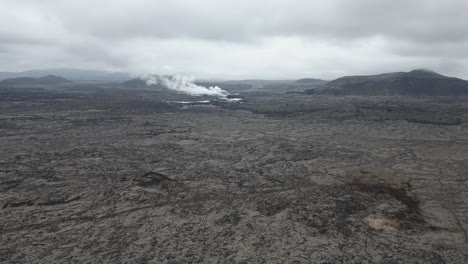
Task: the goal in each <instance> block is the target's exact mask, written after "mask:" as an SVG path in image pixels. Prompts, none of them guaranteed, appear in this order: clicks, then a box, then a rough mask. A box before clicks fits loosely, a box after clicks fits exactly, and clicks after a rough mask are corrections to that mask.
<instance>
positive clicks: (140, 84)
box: [120, 78, 169, 91]
mask: <svg viewBox="0 0 468 264" xmlns="http://www.w3.org/2000/svg"><path fill="white" fill-rule="evenodd" d="M120 87H124V88H134V89H145V88H150V89H151V90H159V91H168V90H169V89H167V88H166V87H165V86H163V85H161V84H153V85H148V84H147V83H146V81H145V80H143V79H141V78H134V79H130V80H128V81H125V82H122V83H121V84H120Z"/></svg>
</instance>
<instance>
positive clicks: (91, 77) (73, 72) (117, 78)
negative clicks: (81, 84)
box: [0, 68, 131, 82]
mask: <svg viewBox="0 0 468 264" xmlns="http://www.w3.org/2000/svg"><path fill="white" fill-rule="evenodd" d="M45 75H58V76H62V77H64V78H66V79H68V80H72V81H100V82H122V81H125V80H128V79H130V78H131V75H130V74H129V73H126V72H107V71H93V70H80V69H65V68H64V69H45V70H30V71H24V72H0V80H2V79H7V78H19V77H35V78H37V77H41V76H45Z"/></svg>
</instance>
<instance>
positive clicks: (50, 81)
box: [0, 75, 71, 85]
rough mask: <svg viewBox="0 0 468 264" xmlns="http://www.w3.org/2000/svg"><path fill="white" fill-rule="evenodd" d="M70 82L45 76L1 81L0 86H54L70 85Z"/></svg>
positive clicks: (56, 77)
mask: <svg viewBox="0 0 468 264" xmlns="http://www.w3.org/2000/svg"><path fill="white" fill-rule="evenodd" d="M70 82H71V81H70V80H67V79H65V78H63V77H60V76H56V75H46V76H43V77H38V78H34V77H18V78H9V79H5V80H3V81H0V85H54V84H65V83H70Z"/></svg>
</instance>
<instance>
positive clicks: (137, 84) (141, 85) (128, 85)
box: [120, 78, 148, 88]
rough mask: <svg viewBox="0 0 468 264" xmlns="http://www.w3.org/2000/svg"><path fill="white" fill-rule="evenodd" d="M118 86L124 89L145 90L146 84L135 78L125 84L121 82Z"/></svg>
mask: <svg viewBox="0 0 468 264" xmlns="http://www.w3.org/2000/svg"><path fill="white" fill-rule="evenodd" d="M120 86H123V87H125V88H146V87H148V85H147V84H146V81H144V80H142V79H140V78H135V79H131V80H128V81H125V82H122V83H121V84H120Z"/></svg>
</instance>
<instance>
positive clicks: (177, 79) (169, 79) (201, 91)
mask: <svg viewBox="0 0 468 264" xmlns="http://www.w3.org/2000/svg"><path fill="white" fill-rule="evenodd" d="M141 79H143V80H144V81H146V85H148V86H151V85H162V86H164V87H166V88H168V89H171V90H174V91H177V92H179V93H185V94H190V95H213V96H219V97H226V96H227V95H228V94H229V93H228V92H227V91H225V90H223V89H221V88H219V87H218V86H211V87H204V86H200V85H197V84H195V83H194V78H193V77H188V76H182V75H174V76H160V75H144V76H142V77H141Z"/></svg>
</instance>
